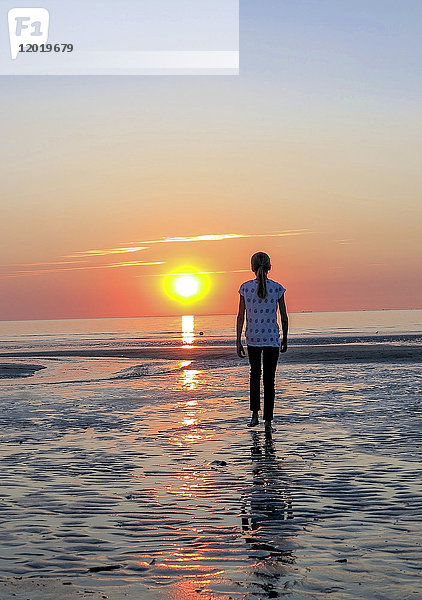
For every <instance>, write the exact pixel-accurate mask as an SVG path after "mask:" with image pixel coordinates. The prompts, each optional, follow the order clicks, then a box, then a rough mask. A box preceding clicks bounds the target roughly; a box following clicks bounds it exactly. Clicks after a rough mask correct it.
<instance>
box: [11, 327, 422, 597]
mask: <svg viewBox="0 0 422 600" xmlns="http://www.w3.org/2000/svg"><path fill="white" fill-rule="evenodd" d="M321 339H322V338H321V337H319V338H316V339H313V340H309V339H308V340H305V339H304V338H300V339H298V340H297V341H296V343H292V345H291V347H289V349H288V352H287V353H286V354H285V355H281V356H280V359H279V366H278V372H277V380H276V388H277V397H276V403H275V421H274V425H275V428H276V431H275V432H274V433H273V434H272V435H266V434H265V432H264V429H263V425H262V423H261V424H260V425H259V426H258V427H257V428H255V429H249V428H248V427H247V423H248V420H249V416H250V413H249V405H248V402H249V396H248V365H247V360H246V359H240V358H239V357H237V356H236V355H235V353H234V348H233V346H232V345H230V344H229V340H227V343H221V342H222V341H221V339H219V340H218V343H215V344H209V343H208V345H207V341H204V343H203V345H202V346H201V345H200V343H199V342H198V343H197V340H194V342H193V343H192V340H190V342H191V343H188V344H180V343H179V345H175V344H173V345H171V344H170V345H167V346H165V347H164V346H159V345H158V346H157V345H155V346H153V345H150V346H148V345H147V344H145V345H144V347H140V348H133V347H131V345H130V344H126V345H124V344H123V343H122V344H119V346H120V347H119V348H117V349H116V348H107V347H104V345H103V346H102V347H97V346H99V345H100V344H97V343H95V344H91V345H87V344H85V346H83V347H82V346H81V347H80V349H79V350H77V349H75V347H74V345H68V347H67V349H66V348H64V347H63V346H60V348H59V347H57V348H56V349H54V347H49V348H44V349H41V348H40V347H39V346H37V345H36V344H33V347H32V348H28V347H25V345H24V344H22V346H21V348H16V347H15V348H14V349H13V350H11V349H6V350H4V348H3V351H2V352H1V353H0V354H1V356H0V363H2V364H3V365H6V366H5V367H4V369H3V378H2V379H0V392H1V398H2V401H1V412H0V418H1V425H2V448H1V461H0V465H1V481H2V488H1V498H0V500H1V512H0V524H1V531H2V533H1V549H0V573H1V577H0V599H1V600H9V599H10V600H11V599H12V598H14V599H16V598H18V599H28V598H31V600H44V599H45V600H49V599H50V598H51V599H53V598H54V599H56V598H63V599H64V600H66V599H69V600H71V599H74V598H84V597H86V598H109V599H110V600H120V599H123V598H146V599H147V600H155V599H157V600H164V599H166V598H170V599H174V600H178V599H182V600H185V599H186V600H191V599H198V600H199V599H200V598H206V599H209V598H213V599H214V598H215V599H221V600H222V599H225V600H228V599H229V598H233V599H248V600H252V599H254V600H255V599H259V598H281V597H284V596H287V597H289V598H291V599H292V600H302V599H303V600H305V599H306V600H307V599H314V598H325V597H330V598H334V599H336V600H343V599H344V600H346V599H348V600H349V599H350V600H352V599H353V600H356V599H358V598H368V599H374V600H375V599H383V600H387V599H388V600H403V599H405V598H415V599H418V598H422V591H421V590H422V585H421V584H422V581H421V564H422V562H421V561H422V551H421V545H420V539H421V533H422V517H421V514H422V485H421V474H422V468H421V448H420V429H421V416H422V411H421V404H420V396H419V395H418V393H419V391H420V375H419V371H420V361H421V354H420V347H421V346H420V339H419V338H417V336H415V335H413V334H412V335H401V336H395V337H394V336H393V337H390V338H389V337H388V336H386V339H384V338H383V339H382V340H378V341H376V340H375V339H374V340H372V341H371V340H370V339H366V340H365V339H362V336H360V337H359V336H358V337H356V336H355V337H354V338H351V339H350V340H349V342H347V341H344V340H343V339H332V338H330V339H329V340H328V342H326V343H322V342H321ZM359 339H360V341H359ZM31 343H32V342H31ZM6 345H7V344H6ZM50 346H51V344H50ZM94 346H95V347H94ZM11 365H12V366H11ZM13 365H15V367H13ZM31 366H32V367H31ZM40 367H43V368H40ZM7 370H8V374H9V376H6V375H7ZM5 373H6V375H5Z"/></svg>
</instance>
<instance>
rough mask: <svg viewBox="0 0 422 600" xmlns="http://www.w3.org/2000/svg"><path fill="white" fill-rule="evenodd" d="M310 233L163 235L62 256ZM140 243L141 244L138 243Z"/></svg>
mask: <svg viewBox="0 0 422 600" xmlns="http://www.w3.org/2000/svg"><path fill="white" fill-rule="evenodd" d="M307 233H311V232H310V231H309V230H308V229H287V230H286V231H280V232H279V233H251V234H248V233H246V234H245V233H218V234H211V233H210V234H206V235H194V236H179V237H164V238H159V239H158V240H144V241H142V242H135V243H136V244H137V245H136V246H125V247H122V248H105V249H103V250H82V251H80V252H75V254H66V255H65V257H64V258H78V257H83V256H106V255H108V254H124V253H126V252H138V251H140V250H147V249H148V246H145V245H144V244H149V245H151V244H173V243H175V242H219V241H221V240H232V239H240V238H261V237H286V236H291V235H304V234H307ZM139 244H142V245H139Z"/></svg>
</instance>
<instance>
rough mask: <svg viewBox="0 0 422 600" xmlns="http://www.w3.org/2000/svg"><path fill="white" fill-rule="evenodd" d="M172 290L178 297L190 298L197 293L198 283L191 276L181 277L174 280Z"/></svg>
mask: <svg viewBox="0 0 422 600" xmlns="http://www.w3.org/2000/svg"><path fill="white" fill-rule="evenodd" d="M174 289H175V290H176V292H177V293H178V294H179V295H180V296H183V297H184V298H190V297H191V296H195V295H196V294H197V293H198V290H199V281H198V279H197V278H196V277H194V276H193V275H183V276H182V277H178V278H177V279H176V281H175V284H174Z"/></svg>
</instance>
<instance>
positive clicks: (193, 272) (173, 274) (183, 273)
mask: <svg viewBox="0 0 422 600" xmlns="http://www.w3.org/2000/svg"><path fill="white" fill-rule="evenodd" d="M249 271H250V269H234V270H232V271H182V272H180V273H153V274H151V275H137V276H136V277H173V276H174V277H179V276H181V275H224V274H225V273H249Z"/></svg>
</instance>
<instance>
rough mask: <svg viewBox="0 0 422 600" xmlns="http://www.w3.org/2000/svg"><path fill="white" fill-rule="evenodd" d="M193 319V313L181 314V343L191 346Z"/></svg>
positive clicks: (193, 335) (192, 341) (193, 338)
mask: <svg viewBox="0 0 422 600" xmlns="http://www.w3.org/2000/svg"><path fill="white" fill-rule="evenodd" d="M194 327H195V319H194V316H193V315H183V316H182V344H183V345H184V346H185V347H189V348H192V347H193V343H194V341H195V334H194Z"/></svg>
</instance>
